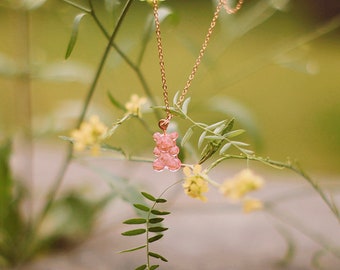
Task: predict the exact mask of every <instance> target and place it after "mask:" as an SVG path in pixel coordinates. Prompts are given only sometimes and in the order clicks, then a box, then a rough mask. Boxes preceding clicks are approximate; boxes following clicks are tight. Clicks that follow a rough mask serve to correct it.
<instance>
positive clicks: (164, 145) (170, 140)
mask: <svg viewBox="0 0 340 270" xmlns="http://www.w3.org/2000/svg"><path fill="white" fill-rule="evenodd" d="M153 138H154V140H155V142H156V147H157V148H158V149H159V150H161V151H169V150H170V149H171V148H172V147H174V146H176V139H177V138H178V134H177V132H172V133H170V134H161V133H159V132H156V133H155V134H154V135H153Z"/></svg>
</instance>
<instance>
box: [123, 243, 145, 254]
mask: <svg viewBox="0 0 340 270" xmlns="http://www.w3.org/2000/svg"><path fill="white" fill-rule="evenodd" d="M145 247H146V245H143V246H139V247H135V248H131V249H126V250H123V251H120V252H119V253H127V252H132V251H135V250H139V249H143V248H145Z"/></svg>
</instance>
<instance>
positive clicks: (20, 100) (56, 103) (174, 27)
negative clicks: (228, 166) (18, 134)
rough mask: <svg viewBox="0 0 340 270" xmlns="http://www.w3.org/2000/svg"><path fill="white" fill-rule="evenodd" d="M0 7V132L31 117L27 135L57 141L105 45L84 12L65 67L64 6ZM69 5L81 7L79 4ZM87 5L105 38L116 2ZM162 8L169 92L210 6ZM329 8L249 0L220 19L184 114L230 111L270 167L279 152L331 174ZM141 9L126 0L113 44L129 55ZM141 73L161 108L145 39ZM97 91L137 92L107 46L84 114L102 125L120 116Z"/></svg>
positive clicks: (334, 59)
mask: <svg viewBox="0 0 340 270" xmlns="http://www.w3.org/2000/svg"><path fill="white" fill-rule="evenodd" d="M1 2H2V3H1V4H0V15H1V16H0V20H1V27H0V31H1V43H0V73H1V77H0V88H1V98H0V100H1V101H0V102H1V106H0V110H1V114H0V117H1V120H0V128H1V130H2V132H3V133H5V134H10V133H13V132H15V130H16V129H17V128H18V126H22V125H28V126H29V123H31V122H32V123H33V124H34V133H35V135H36V136H44V138H49V139H50V141H51V142H52V141H54V142H55V143H60V141H58V138H57V137H56V134H58V135H60V133H61V132H64V131H65V130H68V129H69V128H72V127H73V126H72V123H73V122H72V121H71V120H72V117H75V116H76V115H77V114H78V113H79V111H80V106H81V102H82V100H83V99H84V97H85V95H86V91H87V90H88V87H89V84H90V82H91V80H92V78H93V75H94V72H95V70H96V67H97V65H98V63H99V59H100V57H101V55H102V53H103V50H104V47H105V44H106V39H105V37H104V36H103V35H102V33H101V32H100V31H99V29H98V27H97V26H96V25H95V24H94V22H93V20H92V19H91V18H90V16H85V17H84V18H83V20H82V21H81V23H80V28H79V34H78V40H77V43H76V46H75V48H74V52H73V53H72V55H71V57H70V58H69V59H68V60H64V56H65V52H66V48H67V44H68V41H69V38H70V34H71V30H72V24H73V19H74V17H75V16H76V15H77V14H78V13H80V11H79V10H77V9H76V8H73V7H71V6H69V5H67V4H65V3H63V1H56V0H50V1H27V3H30V2H31V5H34V4H35V5H36V6H35V7H36V8H34V9H32V10H31V11H30V12H29V14H27V13H25V12H23V10H22V8H20V1H6V0H2V1H1ZM78 3H80V4H83V5H85V6H86V1H78ZM95 3H96V9H97V12H98V14H99V17H100V19H101V21H102V22H103V24H104V25H105V27H106V29H107V31H108V32H110V29H111V28H112V26H113V24H114V21H115V19H116V16H117V14H118V13H119V12H118V10H119V8H120V6H121V5H120V4H119V2H118V1H96V2H95ZM166 5H167V6H168V7H169V8H171V10H172V12H173V16H172V17H171V19H169V20H168V21H169V22H167V21H166V22H165V24H164V26H163V31H164V44H165V55H166V56H165V60H166V66H167V72H168V81H169V87H170V91H171V94H170V96H173V95H174V93H175V92H176V91H178V90H180V89H182V88H183V86H184V83H185V81H186V78H187V77H188V74H189V72H190V71H191V68H192V65H193V63H194V60H195V58H196V57H197V51H198V49H199V47H200V45H201V43H202V41H203V38H204V35H205V31H206V29H207V26H208V24H209V22H210V20H211V16H212V12H213V9H214V8H213V6H212V2H211V1H194V2H193V1H174V0H172V1H167V2H166ZM33 7H34V6H33ZM339 9H340V7H339V2H338V1H336V0H327V1H321V0H320V1H316V0H314V1H292V2H290V1H287V0H271V1H269V0H268V1H256V0H249V1H246V3H245V4H244V8H243V9H242V12H240V13H239V14H237V15H231V16H227V15H221V20H220V21H219V24H218V27H217V29H216V32H215V33H214V35H213V39H212V41H211V44H210V45H209V48H208V50H207V54H206V56H205V57H204V61H203V65H202V66H201V67H200V69H199V72H198V74H197V76H196V78H195V80H194V82H193V85H192V88H191V89H190V93H189V95H190V96H191V97H192V102H191V107H190V111H191V114H192V116H193V118H194V119H196V120H201V121H206V122H209V121H210V122H213V121H217V120H219V119H221V118H225V114H227V117H230V115H231V114H234V116H235V117H236V120H238V118H239V119H240V121H239V124H240V126H242V127H243V128H246V129H247V128H249V133H248V134H249V135H250V140H252V141H251V143H252V144H253V145H254V146H255V147H256V151H257V153H258V154H259V155H265V156H267V155H269V156H270V157H271V158H273V159H279V160H285V159H286V158H287V157H289V158H291V159H297V160H299V161H300V162H301V163H302V165H303V166H304V167H305V168H306V169H307V170H310V171H315V172H317V173H324V174H338V173H339V172H340V166H339V157H340V156H339V155H340V154H339V153H340V123H339V121H340V120H339V119H340V106H339V105H340V104H339V102H340V99H339V97H340V89H339V88H340V77H339V75H338V73H339V65H340V50H339V43H340V38H339V34H340V30H339ZM150 11H151V10H150V6H149V5H147V4H145V3H143V2H139V1H136V2H135V3H134V5H133V8H132V9H131V10H130V12H129V15H128V16H127V19H126V21H125V22H124V24H123V27H122V29H121V31H120V33H119V35H118V37H117V41H116V43H117V44H118V46H119V47H120V48H121V49H122V50H123V51H124V52H125V53H126V54H127V55H129V56H130V57H131V59H132V60H136V57H137V55H138V52H139V50H140V48H141V46H142V37H143V33H144V31H145V25H146V18H147V17H148V15H150ZM142 72H143V74H144V76H145V78H146V80H147V82H148V84H149V85H150V88H151V91H152V93H154V95H155V96H156V97H157V98H158V101H159V102H160V104H161V100H160V97H161V88H160V78H159V70H158V62H157V53H156V51H155V41H154V39H153V38H151V40H150V41H149V42H148V43H147V49H146V54H145V58H144V61H143V63H142ZM27 75H29V76H30V81H29V86H28V84H27V83H25V76H26V77H27ZM26 79H27V78H26ZM22 87H29V90H27V89H26V90H27V91H25V90H22V89H21V88H22ZM108 91H110V92H111V93H112V94H113V95H114V96H115V97H116V98H117V99H119V100H120V101H121V102H122V103H125V102H126V101H127V100H128V98H129V96H130V95H131V94H132V93H138V94H140V95H142V94H143V90H142V87H141V85H140V82H139V81H138V80H137V77H136V75H135V74H134V73H133V72H132V71H131V69H130V68H129V67H128V66H127V65H126V63H124V61H123V60H122V59H121V58H120V57H119V55H117V53H115V52H114V50H112V53H111V54H110V57H109V59H108V61H107V63H106V66H105V71H104V73H103V75H102V77H101V78H100V82H99V85H98V87H97V90H96V93H95V97H94V100H93V102H92V103H91V110H92V111H95V112H96V113H99V114H101V115H102V116H103V117H105V118H106V119H105V120H106V123H108V124H109V123H110V122H112V121H113V120H114V119H116V118H119V117H120V113H119V112H117V111H115V108H113V107H112V105H110V104H109V102H108V98H107V95H106V93H107V92H108ZM96 106H97V107H96ZM98 107H99V108H100V110H101V112H99V111H98V109H96V108H98ZM204 107H210V109H209V108H208V109H207V110H206V109H203V108H204ZM146 117H148V116H146ZM152 119H153V118H152ZM246 121H248V124H246V126H244V123H245V122H246ZM183 129H184V130H183V132H184V131H185V127H183ZM137 137H138V136H137ZM121 138H124V140H123V141H121ZM139 139H141V138H139ZM115 140H116V142H117V144H123V145H124V146H125V145H129V147H130V146H131V147H132V149H131V151H135V152H138V151H140V150H143V149H144V150H145V145H149V146H151V147H152V143H153V142H149V144H148V142H147V141H145V142H144V143H143V144H141V146H142V147H141V149H139V148H138V146H133V145H131V142H134V141H135V140H136V134H131V133H130V132H128V131H125V133H124V131H122V136H117V137H116V138H115ZM134 147H135V149H134Z"/></svg>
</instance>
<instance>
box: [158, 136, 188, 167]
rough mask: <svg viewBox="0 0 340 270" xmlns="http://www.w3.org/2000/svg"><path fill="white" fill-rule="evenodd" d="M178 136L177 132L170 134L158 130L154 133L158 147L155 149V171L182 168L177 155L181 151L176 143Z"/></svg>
mask: <svg viewBox="0 0 340 270" xmlns="http://www.w3.org/2000/svg"><path fill="white" fill-rule="evenodd" d="M177 137H178V134H177V132H172V133H170V134H166V133H165V132H164V133H163V134H161V133H159V132H156V133H154V134H153V139H154V140H155V142H156V147H155V148H154V150H153V153H154V155H155V156H156V159H155V161H154V162H153V169H154V170H155V171H159V172H160V171H163V170H164V169H168V170H169V171H171V172H175V171H177V170H179V169H180V168H181V165H182V164H181V161H180V160H179V159H178V157H177V155H178V153H179V148H178V146H177V145H176V139H177Z"/></svg>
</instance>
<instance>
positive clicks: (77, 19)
mask: <svg viewBox="0 0 340 270" xmlns="http://www.w3.org/2000/svg"><path fill="white" fill-rule="evenodd" d="M85 15H86V13H80V14H78V15H77V16H76V17H75V18H74V20H73V27H72V33H71V38H70V41H69V43H68V46H67V50H66V54H65V59H67V58H69V57H70V55H71V53H72V51H73V48H74V45H75V44H76V41H77V37H78V30H79V23H80V21H81V19H82V18H83V17H84V16H85Z"/></svg>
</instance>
